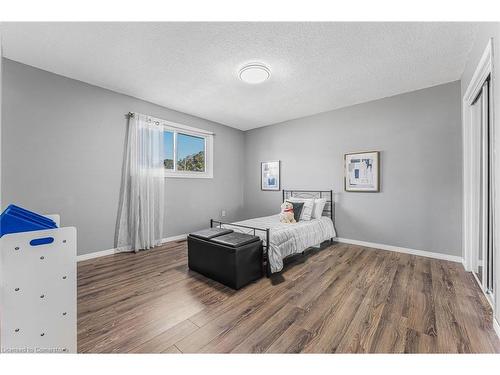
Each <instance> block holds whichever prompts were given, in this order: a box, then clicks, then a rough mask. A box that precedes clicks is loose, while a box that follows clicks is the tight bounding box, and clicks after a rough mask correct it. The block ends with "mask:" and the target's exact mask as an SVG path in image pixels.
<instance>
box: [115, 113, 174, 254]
mask: <svg viewBox="0 0 500 375" xmlns="http://www.w3.org/2000/svg"><path fill="white" fill-rule="evenodd" d="M125 152H126V154H125V162H124V168H123V177H122V188H121V197H120V198H121V199H120V206H119V212H118V228H117V240H116V242H117V248H118V250H119V251H135V252H137V251H139V250H144V249H149V248H151V247H154V246H158V245H159V244H160V243H161V239H162V238H163V222H164V215H165V177H164V166H163V159H164V141H163V129H162V126H161V125H159V122H157V121H155V120H154V119H152V118H151V117H148V116H145V115H141V114H138V113H134V114H133V115H132V116H130V117H129V128H128V135H127V145H126V150H125Z"/></svg>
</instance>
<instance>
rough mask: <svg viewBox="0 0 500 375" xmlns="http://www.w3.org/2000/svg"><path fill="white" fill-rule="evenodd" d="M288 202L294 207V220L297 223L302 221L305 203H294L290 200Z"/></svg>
mask: <svg viewBox="0 0 500 375" xmlns="http://www.w3.org/2000/svg"><path fill="white" fill-rule="evenodd" d="M287 202H290V203H291V204H292V206H293V218H294V219H295V221H297V222H298V221H299V220H300V214H301V213H302V206H304V203H303V202H292V201H290V200H288V199H287Z"/></svg>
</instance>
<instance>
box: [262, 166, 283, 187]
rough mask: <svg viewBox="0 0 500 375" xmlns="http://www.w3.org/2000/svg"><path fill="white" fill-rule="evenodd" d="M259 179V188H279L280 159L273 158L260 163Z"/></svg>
mask: <svg viewBox="0 0 500 375" xmlns="http://www.w3.org/2000/svg"><path fill="white" fill-rule="evenodd" d="M260 180H261V183H260V188H261V190H274V191H278V190H280V189H281V187H280V161H279V160H274V161H265V162H262V163H260Z"/></svg>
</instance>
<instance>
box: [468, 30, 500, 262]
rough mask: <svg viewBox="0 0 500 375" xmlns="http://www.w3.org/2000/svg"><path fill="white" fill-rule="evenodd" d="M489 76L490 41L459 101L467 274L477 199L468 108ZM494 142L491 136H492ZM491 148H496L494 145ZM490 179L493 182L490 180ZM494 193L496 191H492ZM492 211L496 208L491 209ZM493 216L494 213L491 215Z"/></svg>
mask: <svg viewBox="0 0 500 375" xmlns="http://www.w3.org/2000/svg"><path fill="white" fill-rule="evenodd" d="M488 75H491V76H492V75H493V42H492V39H489V41H488V44H487V45H486V48H485V50H484V52H483V54H482V56H481V59H480V60H479V63H478V65H477V67H476V70H475V71H474V74H473V75H472V78H471V80H470V82H469V86H468V87H467V90H466V91H465V94H464V96H463V98H462V142H463V145H462V148H463V172H462V175H463V201H462V209H463V216H462V218H463V219H462V247H463V248H462V256H463V258H464V267H465V270H466V271H472V251H471V250H470V249H472V248H473V246H475V243H474V238H475V235H474V233H473V232H474V226H473V221H472V220H473V218H472V215H473V207H474V200H475V198H476V193H477V192H476V190H475V188H474V178H473V176H472V173H473V170H472V165H471V164H470V159H471V157H472V155H475V153H476V152H477V145H476V144H475V143H474V139H473V137H472V131H471V123H472V121H471V116H472V111H471V104H472V103H473V102H474V99H475V98H476V97H477V95H478V94H479V90H481V88H482V86H483V84H484V81H485V80H486V78H487V77H488ZM491 84H492V88H491V92H493V79H492V80H491ZM490 121H492V123H494V122H493V108H491V119H490ZM493 142H494V135H493ZM493 148H495V146H494V145H493ZM494 164H495V160H493V165H494ZM493 178H495V177H494V176H493ZM493 185H495V181H493ZM493 189H494V190H495V187H493ZM494 211H495V208H494ZM493 215H495V212H494V213H493Z"/></svg>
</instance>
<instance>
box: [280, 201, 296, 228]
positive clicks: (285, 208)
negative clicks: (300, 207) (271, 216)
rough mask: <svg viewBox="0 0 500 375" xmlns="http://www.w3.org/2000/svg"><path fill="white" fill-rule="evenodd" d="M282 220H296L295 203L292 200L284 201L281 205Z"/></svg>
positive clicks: (290, 221) (286, 222)
mask: <svg viewBox="0 0 500 375" xmlns="http://www.w3.org/2000/svg"><path fill="white" fill-rule="evenodd" d="M280 221H281V222H282V223H285V224H293V223H295V222H296V221H295V217H294V216H293V205H292V204H291V203H290V202H283V204H282V205H281V213H280Z"/></svg>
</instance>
